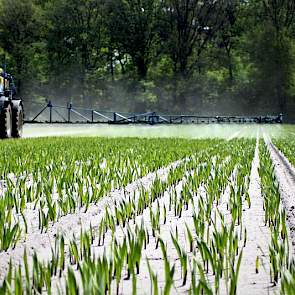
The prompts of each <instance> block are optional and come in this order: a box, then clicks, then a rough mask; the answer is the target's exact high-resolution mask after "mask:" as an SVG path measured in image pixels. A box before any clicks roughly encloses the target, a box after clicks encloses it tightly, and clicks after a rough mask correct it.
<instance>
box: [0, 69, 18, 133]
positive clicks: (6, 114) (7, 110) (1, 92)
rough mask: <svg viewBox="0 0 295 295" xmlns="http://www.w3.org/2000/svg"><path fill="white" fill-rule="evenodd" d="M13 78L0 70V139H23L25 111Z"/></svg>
mask: <svg viewBox="0 0 295 295" xmlns="http://www.w3.org/2000/svg"><path fill="white" fill-rule="evenodd" d="M16 95H17V92H16V87H15V84H14V81H13V77H12V76H11V75H10V74H8V73H6V72H5V71H4V70H3V69H1V68H0V138H10V137H15V138H17V137H21V136H22V132H23V122H24V111H23V104H22V100H21V99H20V98H17V97H16Z"/></svg>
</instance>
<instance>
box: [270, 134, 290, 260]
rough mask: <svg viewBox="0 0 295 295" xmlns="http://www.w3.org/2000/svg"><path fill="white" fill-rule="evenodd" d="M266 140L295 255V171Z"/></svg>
mask: <svg viewBox="0 0 295 295" xmlns="http://www.w3.org/2000/svg"><path fill="white" fill-rule="evenodd" d="M264 140H265V142H266V145H267V147H268V150H269V152H270V156H271V159H272V162H273V164H274V169H275V175H276V178H277V180H278V182H279V189H280V194H281V199H282V204H283V206H284V208H285V210H286V214H287V224H288V227H289V230H290V232H289V236H290V238H291V243H292V249H290V253H292V254H293V255H294V254H295V198H294V196H295V169H294V167H293V166H292V164H291V163H290V162H289V160H288V159H287V158H286V157H285V155H284V154H283V153H282V152H281V151H279V150H278V149H277V147H276V146H275V145H274V144H273V143H272V142H271V140H270V138H268V137H266V136H264Z"/></svg>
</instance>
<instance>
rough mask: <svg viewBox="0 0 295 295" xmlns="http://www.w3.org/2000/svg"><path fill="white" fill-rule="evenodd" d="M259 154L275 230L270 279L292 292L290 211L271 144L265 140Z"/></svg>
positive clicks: (269, 217)
mask: <svg viewBox="0 0 295 295" xmlns="http://www.w3.org/2000/svg"><path fill="white" fill-rule="evenodd" d="M259 154H260V167H259V169H258V171H259V176H260V179H261V193H262V197H263V209H264V222H265V225H266V226H268V227H269V228H270V232H271V240H270V244H269V259H270V281H271V283H273V284H274V285H279V284H281V293H282V294H292V293H288V292H289V291H288V289H289V288H288V287H287V285H288V283H287V281H288V280H287V278H288V277H289V276H290V274H291V273H292V269H293V266H292V265H293V263H291V259H290V255H289V251H290V249H289V239H288V230H287V225H286V211H285V209H284V208H283V206H282V204H281V196H280V190H279V183H278V181H277V178H276V175H275V170H274V166H273V163H272V160H271V157H270V152H269V150H268V147H267V145H266V144H265V143H263V142H262V141H261V142H260V145H259ZM294 283H295V280H294ZM294 286H295V285H294ZM290 291H291V289H290Z"/></svg>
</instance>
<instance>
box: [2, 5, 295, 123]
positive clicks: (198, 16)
mask: <svg viewBox="0 0 295 295" xmlns="http://www.w3.org/2000/svg"><path fill="white" fill-rule="evenodd" d="M0 3H1V4H0V56H1V60H2V63H3V62H4V57H5V63H6V64H7V68H8V70H9V71H10V72H11V73H12V74H13V75H14V76H15V79H16V85H17V88H18V94H19V96H21V97H22V98H23V99H24V101H27V103H26V104H27V106H31V104H32V102H44V101H45V100H52V101H54V102H58V103H60V104H62V103H65V102H69V101H72V102H73V103H75V104H77V105H81V106H89V107H96V108H98V109H101V110H116V111H128V112H144V111H148V110H155V111H159V112H165V113H180V112H183V113H194V114H214V115H222V114H244V115H247V114H271V113H280V112H282V113H283V114H285V115H286V116H287V117H288V118H289V119H290V120H291V119H292V118H293V117H294V119H295V116H294V115H293V117H292V114H293V113H294V110H295V101H294V96H295V84H294V82H295V68H294V54H295V47H294V45H295V43H294V37H295V35H294V33H295V31H294V28H295V27H294V20H295V19H294V18H295V1H294V0H206V1H203V0H5V1H4V0H0ZM32 107H33V104H32Z"/></svg>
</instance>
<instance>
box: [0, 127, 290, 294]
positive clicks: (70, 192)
mask: <svg viewBox="0 0 295 295" xmlns="http://www.w3.org/2000/svg"><path fill="white" fill-rule="evenodd" d="M53 128H54V127H50V128H48V126H29V127H26V129H25V137H34V135H35V136H36V137H38V138H24V139H19V140H7V141H1V142H0V152H1V160H0V170H1V179H0V295H2V294H16V295H18V294H70V295H72V294H73V295H74V294H93V295H94V294H164V295H166V294H230V295H234V294H287V295H289V294H290V295H291V294H295V260H294V254H295V251H294V250H295V169H294V167H295V127H293V126H276V125H269V126H255V125H233V126H228V125H220V126H210V125H204V126H185V127H182V126H179V127H163V126H160V127H157V126H156V127H144V126H139V127H129V126H126V127H112V128H110V127H107V126H105V127H95V128H94V127H83V126H81V127H78V129H76V130H74V128H73V127H66V128H64V129H63V128H62V127H60V126H56V127H55V128H56V130H57V133H58V134H57V135H58V136H56V137H50V135H52V133H53ZM83 128H84V129H83ZM128 128H129V129H128ZM83 130H84V131H83ZM82 135H83V137H81V136H82Z"/></svg>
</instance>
